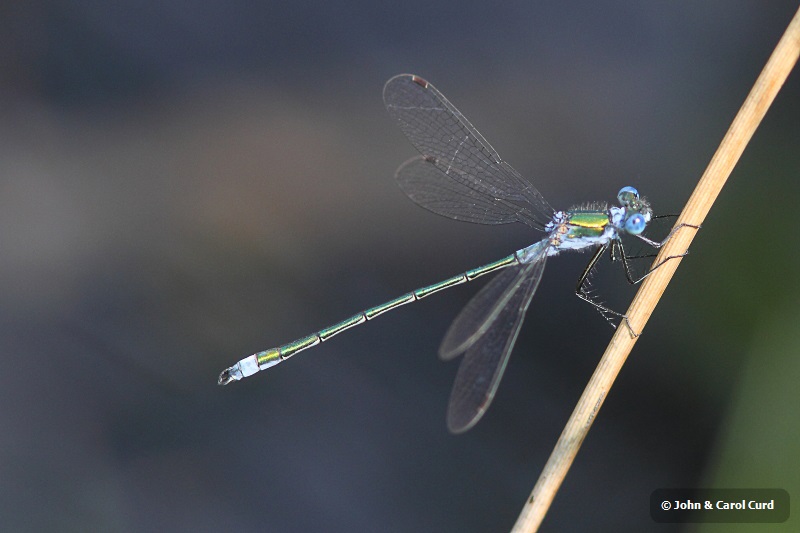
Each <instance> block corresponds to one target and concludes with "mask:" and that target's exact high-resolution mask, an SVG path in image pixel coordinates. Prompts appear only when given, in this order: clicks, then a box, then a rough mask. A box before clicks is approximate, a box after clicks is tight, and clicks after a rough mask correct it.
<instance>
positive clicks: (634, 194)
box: [617, 187, 639, 205]
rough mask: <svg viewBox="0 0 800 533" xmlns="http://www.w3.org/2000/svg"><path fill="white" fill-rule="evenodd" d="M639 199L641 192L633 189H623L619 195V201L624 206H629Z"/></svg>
mask: <svg viewBox="0 0 800 533" xmlns="http://www.w3.org/2000/svg"><path fill="white" fill-rule="evenodd" d="M638 199H639V191H637V190H636V189H634V188H633V187H623V188H621V189H620V190H619V192H618V193H617V200H619V203H620V204H622V205H629V204H630V203H631V202H632V201H634V200H638Z"/></svg>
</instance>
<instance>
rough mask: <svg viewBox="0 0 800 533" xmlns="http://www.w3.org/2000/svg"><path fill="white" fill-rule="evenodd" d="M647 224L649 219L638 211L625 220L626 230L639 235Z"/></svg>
mask: <svg viewBox="0 0 800 533" xmlns="http://www.w3.org/2000/svg"><path fill="white" fill-rule="evenodd" d="M645 226H647V220H646V219H645V218H644V215H642V214H641V213H636V214H635V215H633V216H632V217H629V218H628V220H626V221H625V231H627V232H628V233H630V234H631V235H639V234H640V233H641V232H643V231H644V228H645Z"/></svg>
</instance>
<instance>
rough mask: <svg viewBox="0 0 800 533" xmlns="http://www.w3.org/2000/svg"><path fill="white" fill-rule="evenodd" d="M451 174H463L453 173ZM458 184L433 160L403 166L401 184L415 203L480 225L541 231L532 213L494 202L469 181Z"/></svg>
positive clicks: (397, 176) (418, 159)
mask: <svg viewBox="0 0 800 533" xmlns="http://www.w3.org/2000/svg"><path fill="white" fill-rule="evenodd" d="M451 173H460V171H459V170H458V169H452V170H451ZM462 178H463V179H462V180H460V181H456V180H454V179H452V178H451V177H450V176H448V175H447V174H445V173H444V172H442V171H441V170H439V168H438V167H437V166H436V165H434V164H433V163H432V162H430V161H429V160H427V159H425V158H424V157H421V156H418V157H415V158H413V159H410V160H408V161H406V162H405V163H403V164H402V165H400V168H398V169H397V173H396V174H395V179H397V184H398V185H400V188H401V189H402V190H403V192H404V193H406V195H407V196H408V197H409V198H411V200H412V201H413V202H414V203H415V204H417V205H419V206H422V207H424V208H425V209H427V210H429V211H433V212H434V213H436V214H437V215H442V216H446V217H448V218H453V219H455V220H463V221H465V222H475V223H477V224H508V223H510V222H522V223H523V224H527V225H529V226H533V227H537V228H538V227H540V224H539V223H538V221H537V220H536V217H535V216H534V214H533V213H532V212H531V210H530V209H527V208H525V207H521V206H519V205H515V204H514V203H512V202H508V201H505V200H501V199H499V198H491V197H488V196H486V195H485V194H484V193H483V192H479V191H477V190H475V189H472V188H470V187H468V186H466V185H464V182H465V181H467V178H466V177H464V176H462Z"/></svg>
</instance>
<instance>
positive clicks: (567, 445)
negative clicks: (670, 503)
mask: <svg viewBox="0 0 800 533" xmlns="http://www.w3.org/2000/svg"><path fill="white" fill-rule="evenodd" d="M798 55H800V10H798V12H797V13H795V15H794V18H792V21H791V22H790V23H789V27H788V28H787V29H786V32H785V33H784V34H783V37H782V38H781V40H780V42H778V45H777V46H776V47H775V50H774V51H773V52H772V55H771V56H770V58H769V60H768V61H767V64H766V66H765V67H764V70H763V71H762V72H761V75H760V76H759V77H758V79H757V80H756V82H755V85H754V86H753V88H752V89H751V90H750V94H749V95H748V96H747V99H746V100H745V102H744V104H743V105H742V107H741V109H739V113H738V114H737V115H736V118H735V119H734V120H733V123H732V124H731V126H730V128H729V129H728V133H727V134H726V135H725V137H724V138H723V139H722V143H721V144H720V146H719V148H718V149H717V151H716V153H715V154H714V157H712V158H711V162H710V163H709V165H708V168H706V171H705V173H704V174H703V176H702V177H701V178H700V181H699V182H698V184H697V187H696V188H695V190H694V192H693V193H692V196H691V197H690V198H689V201H688V202H687V203H686V206H685V207H684V209H683V212H682V213H681V215H680V217H678V220H677V222H676V225H678V224H681V223H688V224H693V225H700V224H702V223H703V220H704V219H705V217H706V215H707V214H708V211H709V210H710V209H711V205H712V204H713V203H714V201H715V200H716V199H717V196H718V195H719V193H720V191H721V190H722V187H723V185H725V182H726V181H727V179H728V176H729V175H730V173H731V171H732V170H733V167H734V166H735V165H736V163H737V162H738V161H739V157H740V156H741V155H742V152H743V151H744V149H745V147H746V146H747V143H748V142H749V141H750V138H751V137H752V136H753V133H754V132H755V130H756V128H757V127H758V125H759V123H760V122H761V119H762V118H764V115H765V114H766V112H767V109H769V106H770V105H771V104H772V101H773V100H774V99H775V96H776V95H777V94H778V91H779V90H780V88H781V86H783V83H784V82H785V81H786V78H787V77H788V75H789V72H791V70H792V68H793V67H794V64H795V63H796V62H797V58H798ZM695 234H696V230H694V229H692V228H687V227H684V228H682V229H680V230H678V231H677V232H676V233H675V234H674V235H673V237H672V238H671V239H670V240H669V241H668V242H667V244H666V245H665V246H664V247H663V248H662V249H661V252H660V253H659V255H658V257H657V258H656V260H655V263H654V264H657V263H658V262H659V261H661V260H663V259H664V258H666V257H669V256H675V255H680V254H681V253H683V252H684V251H685V250H688V249H689V244H691V242H692V240H693V239H694V236H695ZM679 264H680V259H672V260H670V261H667V262H666V263H665V264H664V265H662V266H661V267H659V268H658V269H657V270H655V271H654V272H653V274H652V275H651V276H649V277H648V278H647V279H645V281H644V283H643V284H642V287H641V289H640V290H639V291H638V292H637V293H636V296H635V297H634V299H633V302H632V303H631V305H630V308H629V309H628V312H627V316H628V321H629V323H630V325H631V328H633V330H634V331H637V332H641V331H642V329H644V327H645V324H647V320H648V319H649V318H650V315H651V314H652V313H653V309H654V308H655V306H656V304H657V303H658V300H659V299H660V298H661V295H662V294H663V293H664V290H665V289H666V287H667V284H668V283H669V281H670V279H672V275H673V274H674V273H675V270H676V269H677V268H678V265H679ZM636 340H637V339H636V338H635V337H633V336H632V335H631V334H630V331H629V329H628V328H627V327H624V326H622V325H620V327H618V328H617V332H616V333H615V334H614V336H613V337H612V338H611V342H610V343H609V345H608V347H607V348H606V351H605V353H604V354H603V357H602V359H601V360H600V363H599V364H598V366H597V368H596V369H595V372H594V374H593V375H592V377H591V379H590V380H589V383H588V384H587V386H586V389H585V390H584V392H583V394H582V395H581V398H580V400H578V404H577V405H576V406H575V410H574V411H573V413H572V416H571V417H570V419H569V421H568V422H567V425H566V426H565V427H564V430H563V431H562V433H561V436H560V437H559V439H558V442H557V443H556V446H555V448H554V449H553V452H552V453H551V454H550V458H549V459H548V460H547V464H545V466H544V469H543V470H542V473H541V475H540V476H539V480H538V481H537V482H536V486H534V488H533V492H531V495H530V497H529V498H528V500H527V501H526V502H525V505H524V507H523V509H522V512H521V513H520V515H519V518H518V519H517V522H516V524H515V525H514V529H513V530H512V532H513V533H529V532H533V531H536V530H537V529H538V528H539V525H540V524H541V522H542V520H543V519H544V516H545V514H547V511H548V509H549V508H550V504H551V503H552V501H553V498H554V497H555V494H556V492H557V491H558V489H559V487H560V486H561V483H562V481H563V480H564V477H565V476H566V475H567V472H568V471H569V468H570V466H571V465H572V462H573V460H574V459H575V456H576V455H577V453H578V449H580V446H581V444H582V443H583V440H584V439H585V438H586V435H587V433H588V432H589V429H590V428H591V426H592V422H594V419H595V417H596V416H597V413H598V411H599V410H600V407H601V406H602V405H603V401H605V399H606V396H607V395H608V392H609V391H610V389H611V386H612V385H613V383H614V380H615V379H616V377H617V374H619V371H620V369H621V368H622V365H623V364H624V363H625V360H626V359H627V357H628V354H629V353H630V351H631V349H633V345H634V344H635V343H636Z"/></svg>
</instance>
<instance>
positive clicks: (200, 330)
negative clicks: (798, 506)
mask: <svg viewBox="0 0 800 533" xmlns="http://www.w3.org/2000/svg"><path fill="white" fill-rule="evenodd" d="M796 9H797V3H796V2H791V1H773V2H769V3H765V2H761V1H758V0H736V1H732V0H726V1H710V2H703V3H696V2H686V1H684V2H671V3H621V2H601V3H597V2H589V1H580V2H571V3H562V2H522V1H515V2H504V3H499V4H487V3H485V2H452V1H451V2H437V1H435V0H434V1H430V0H425V1H418V0H408V1H405V2H390V3H375V2H370V1H364V0H352V1H350V2H342V3H337V2H323V1H313V0H301V1H292V2H289V1H286V2H248V1H243V0H225V1H221V0H205V1H200V2H193V3H187V2H174V1H170V0H161V1H151V0H138V1H125V0H122V1H118V2H112V3H108V2H91V1H89V2H61V1H30V2H4V3H3V5H2V7H0V355H1V356H2V361H3V367H4V370H3V372H1V373H0V425H2V428H3V431H2V432H0V527H1V528H2V529H3V530H4V531H120V532H129V531H131V532H132V531H154V530H161V531H188V530H191V531H221V530H227V531H276V532H293V531H337V532H338V531H392V532H395V531H396V532H407V531H419V532H421V531H470V532H472V531H474V532H484V531H505V530H508V529H509V528H510V527H511V526H512V525H513V523H514V521H515V519H516V516H517V514H518V512H519V510H520V509H521V506H522V504H523V502H524V501H525V499H526V498H527V497H528V494H529V492H530V490H531V488H532V487H533V485H534V483H535V481H536V478H537V477H538V474H539V472H540V470H541V468H542V466H543V465H544V463H545V461H546V460H547V457H548V455H549V453H550V451H551V450H552V448H553V445H554V444H555V442H556V440H557V438H558V436H559V434H560V432H561V429H562V427H563V425H564V423H565V422H566V420H567V418H568V417H569V415H570V413H571V411H572V408H573V407H574V405H575V403H576V401H577V399H578V397H579V395H580V393H581V391H582V389H583V387H584V385H585V383H586V381H587V380H588V378H589V376H590V375H591V373H592V371H593V369H594V366H595V365H596V363H597V361H598V359H599V357H600V355H601V354H602V352H603V350H604V348H605V346H606V344H607V342H608V340H609V338H610V337H611V335H612V330H611V328H609V327H608V325H607V324H606V322H605V321H604V320H603V319H602V318H601V317H600V316H599V315H598V314H597V313H596V312H594V311H593V310H592V309H591V308H590V307H589V306H587V305H586V304H584V303H582V302H580V301H579V300H578V299H577V298H575V297H574V295H573V289H574V284H575V281H576V280H577V278H578V276H579V275H580V273H581V272H582V269H583V267H584V265H585V263H586V261H588V259H589V255H588V254H584V255H580V254H570V255H564V256H561V257H559V258H557V259H554V260H552V261H550V262H549V267H548V269H547V271H546V272H545V275H544V280H543V283H542V285H541V288H540V290H539V293H538V294H537V295H536V298H535V299H534V301H533V304H532V305H531V308H530V311H529V312H528V317H527V320H526V323H525V325H524V326H523V329H522V332H521V334H520V337H519V341H518V343H517V346H516V348H515V350H514V354H513V356H512V358H511V361H510V363H509V366H508V368H507V371H506V375H505V378H504V380H503V383H502V384H501V386H500V389H499V391H498V394H497V397H496V398H495V401H494V403H493V405H492V407H491V409H490V410H489V411H488V413H487V415H486V416H485V417H484V419H483V420H482V421H481V422H480V423H479V424H478V425H477V426H476V427H475V428H474V429H472V430H471V431H469V432H468V433H466V434H464V435H460V436H453V435H450V434H449V433H448V432H447V430H446V426H445V410H446V405H447V400H448V396H449V393H450V386H451V384H452V381H453V378H454V376H455V372H456V368H457V365H456V364H455V363H450V364H445V363H442V362H440V361H439V360H438V359H437V357H436V351H437V348H438V344H439V341H440V339H441V338H442V336H443V334H444V332H445V330H446V329H447V326H448V324H449V323H450V321H451V320H452V319H453V318H454V317H455V316H456V315H457V313H458V311H459V310H460V308H461V307H462V306H463V305H464V304H465V303H466V302H467V301H468V300H469V298H470V297H471V296H472V295H474V294H475V293H476V291H477V290H478V289H479V288H480V286H482V285H483V284H484V283H485V281H483V280H481V281H480V282H476V283H475V284H469V285H465V286H460V287H457V288H453V289H451V290H449V291H446V292H443V293H440V294H437V295H436V296H434V297H431V298H429V299H426V300H424V301H423V302H421V303H418V304H415V305H413V306H407V307H403V308H401V309H399V310H397V311H395V312H393V313H391V314H387V315H385V316H383V317H381V318H380V319H379V320H376V321H374V322H372V323H370V324H369V325H366V326H363V327H360V328H357V329H354V330H351V331H348V332H347V333H344V334H342V335H341V336H339V337H337V338H336V339H335V340H334V341H332V342H330V343H325V344H324V345H323V346H320V347H317V348H315V349H313V350H310V351H307V352H304V353H302V354H300V355H298V356H297V357H295V358H293V359H292V361H291V362H289V363H286V364H284V365H281V366H279V367H277V368H275V369H272V370H270V371H269V372H264V373H260V374H258V375H256V376H254V377H253V378H250V379H248V380H245V381H243V382H241V383H237V384H234V385H231V386H229V387H225V388H222V387H218V386H217V385H216V379H217V375H218V374H219V372H220V371H221V370H222V369H224V368H225V367H227V366H229V365H231V364H233V363H235V362H236V361H238V360H239V359H240V358H242V357H244V356H246V355H248V354H250V353H253V352H256V351H259V350H262V349H266V348H269V347H272V346H278V345H281V344H284V343H286V342H289V341H291V340H294V339H296V338H299V337H301V336H304V335H307V334H309V333H311V332H313V331H317V330H319V329H320V328H322V327H325V326H328V325H330V324H332V323H334V322H337V321H339V320H342V319H344V318H346V317H348V316H351V315H353V314H354V313H355V312H357V311H359V310H361V309H364V308H367V307H371V306H374V305H377V304H379V303H382V302H384V301H386V300H388V299H391V298H393V297H396V296H398V295H400V294H403V293H405V292H407V291H409V290H412V289H415V288H417V287H420V286H422V285H426V284H430V283H433V282H436V281H439V280H441V279H444V278H446V277H449V276H452V275H454V274H457V273H459V272H463V271H464V270H467V269H470V268H473V267H475V266H478V265H482V264H485V263H487V262H490V261H493V260H495V259H498V258H500V257H503V256H505V255H507V254H509V253H510V252H512V251H513V250H516V249H519V248H521V247H523V246H526V245H527V244H530V243H531V242H533V241H534V240H538V239H540V238H541V234H537V233H534V232H532V231H531V230H530V229H528V228H525V227H521V226H520V227H512V226H496V227H484V226H476V225H471V224H465V223H459V222H455V221H451V220H447V219H444V218H441V217H437V216H436V215H433V214H431V213H429V212H427V211H424V210H422V209H420V208H418V207H417V206H415V205H414V204H413V203H412V202H410V201H409V200H408V199H407V198H406V197H405V196H404V194H403V193H402V192H401V191H400V190H399V188H398V187H397V186H396V185H395V183H394V180H393V177H392V176H393V173H394V171H395V169H396V168H397V166H398V165H399V164H400V163H402V162H403V161H405V160H406V159H408V158H409V157H411V156H413V155H414V153H415V152H414V149H413V148H412V146H411V145H410V144H409V143H408V142H407V141H406V139H405V137H403V135H402V134H401V132H400V130H399V128H398V127H397V126H396V125H395V124H393V123H392V121H391V120H390V118H389V117H388V115H387V113H386V111H385V110H384V108H383V103H382V100H381V90H382V87H383V84H384V82H385V81H386V80H387V79H388V78H389V77H391V76H392V75H395V74H398V73H402V72H413V73H416V74H419V75H421V76H423V77H425V78H427V79H428V80H430V81H432V82H433V83H434V84H435V85H436V86H437V87H438V88H439V89H440V90H441V91H442V92H443V93H444V94H445V95H447V96H448V98H449V99H450V100H451V101H453V102H454V103H455V104H456V105H457V106H458V107H459V108H460V109H461V111H463V112H464V114H465V115H466V116H467V117H469V118H470V120H471V121H472V122H473V123H474V124H475V125H476V126H477V127H478V129H479V130H480V131H481V132H482V133H483V134H484V136H485V137H486V138H487V139H489V141H490V142H491V143H492V144H493V145H494V146H495V148H497V149H498V151H499V152H500V154H501V155H502V156H503V157H504V158H505V159H506V160H507V161H509V162H510V163H511V164H512V165H513V166H514V167H515V168H517V169H518V170H519V171H520V172H521V173H522V174H523V175H525V176H528V177H530V178H531V180H532V181H533V183H534V184H535V185H536V187H537V188H538V189H539V190H540V191H541V192H542V194H543V195H544V196H545V197H546V198H547V199H548V200H549V201H550V203H551V204H552V205H553V206H556V207H560V208H566V207H568V206H570V205H573V204H578V203H581V202H584V201H589V200H602V201H613V200H614V199H615V196H616V193H617V191H618V190H619V188H620V187H622V186H624V185H634V186H636V187H637V188H638V189H639V190H640V191H641V192H642V193H643V194H644V195H646V196H647V197H648V198H649V199H650V200H651V201H652V204H653V206H654V208H655V210H656V211H657V212H659V213H678V212H679V211H680V210H681V208H682V207H683V204H684V203H685V201H686V200H687V198H688V197H689V195H690V193H691V191H692V189H693V187H694V185H695V183H696V181H697V179H698V178H699V176H700V175H701V174H702V172H703V170H704V169H705V166H706V164H707V163H708V161H709V159H710V158H711V156H712V154H713V152H714V150H715V149H716V147H717V146H718V143H719V142H720V140H721V139H722V136H723V135H724V133H725V131H726V130H727V128H728V126H729V124H730V122H731V120H732V119H733V117H734V115H735V113H736V111H737V110H738V108H739V106H740V105H741V103H742V101H743V100H744V98H745V96H746V95H747V93H748V91H749V90H750V88H751V86H752V83H753V82H754V81H755V79H756V77H757V75H758V73H759V72H760V70H761V68H762V66H763V65H764V63H765V62H766V60H767V58H768V56H769V54H770V52H771V50H772V48H773V47H774V45H775V44H776V43H777V41H778V39H779V37H780V36H781V34H782V33H783V31H784V29H785V28H786V26H787V24H788V22H789V20H790V19H791V17H792V16H793V14H794V12H795V11H796ZM798 91H800V77H799V76H798V73H797V72H795V73H793V75H792V76H791V77H790V79H789V81H788V83H787V84H786V86H785V87H784V88H783V90H782V92H781V93H780V94H779V95H778V98H777V100H776V102H775V104H774V105H773V107H772V109H771V110H770V111H769V113H768V114H767V116H766V119H765V121H764V123H763V124H762V126H761V127H760V129H759V130H758V131H757V133H756V135H755V137H754V139H753V141H752V142H751V143H750V145H749V146H748V148H747V150H746V152H745V154H744V156H743V158H742V160H741V162H740V163H739V165H738V166H737V168H736V169H735V171H734V173H733V175H732V177H731V179H730V181H729V183H728V185H727V186H726V188H725V190H724V191H723V193H722V195H721V196H720V198H719V201H718V202H717V204H716V205H715V206H714V209H713V210H712V211H711V214H710V215H709V217H708V219H707V220H706V221H705V223H704V227H703V229H702V230H701V232H700V233H699V234H698V236H697V238H696V240H695V241H694V244H693V248H692V252H691V255H690V256H689V257H688V258H687V260H685V261H684V262H683V263H682V265H681V268H680V269H679V270H678V273H677V275H676V277H675V279H674V280H673V283H672V284H671V286H670V287H669V290H668V291H667V293H666V294H665V296H664V298H663V300H662V301H661V303H660V305H659V307H658V308H657V310H656V312H655V314H654V315H653V317H652V319H651V321H650V323H649V324H648V326H647V329H646V331H645V334H644V335H643V336H642V337H641V339H640V340H639V341H638V343H637V345H636V347H635V349H634V352H633V353H632V355H631V357H630V359H629V361H628V363H627V365H626V367H625V369H624V370H623V372H622V374H621V375H620V377H619V379H618V381H617V383H616V385H615V387H614V389H613V390H612V392H611V394H610V396H609V397H608V400H607V401H606V403H605V405H604V407H603V409H602V411H601V412H600V414H599V416H598V418H597V420H596V422H595V425H594V428H593V429H592V431H591V432H590V434H589V437H588V438H587V440H586V442H585V443H584V445H583V448H582V450H581V452H580V454H579V455H578V458H577V460H576V463H575V465H574V467H573V468H572V470H571V472H570V474H569V476H568V477H567V479H566V481H565V483H564V485H563V487H562V488H561V491H560V492H559V494H558V496H557V497H556V500H555V502H554V505H553V507H552V509H551V511H550V514H549V515H548V517H547V518H546V520H545V522H544V524H543V526H542V531H634V530H635V531H717V530H718V529H716V528H714V527H713V526H708V527H705V528H699V527H693V526H680V525H674V524H655V523H653V522H652V520H651V519H650V516H649V508H648V505H649V495H650V493H651V492H652V491H653V490H655V489H657V488H664V487H700V486H708V487H777V488H784V489H786V490H788V491H789V493H790V495H791V496H792V497H798V496H800V476H798V475H797V468H798V467H797V464H798V463H797V457H798V456H800V444H798V443H799V442H800V417H798V415H797V409H798V398H799V397H798V393H797V382H798V381H800V359H799V358H798V357H797V356H798V354H799V353H800V331H798V327H797V324H798V316H800V303H798V302H800V298H798V296H799V295H800V286H798V281H797V280H798V278H797V274H796V273H797V271H798V269H799V268H800V253H799V252H798V246H797V242H796V237H795V236H794V235H793V226H792V222H791V221H792V220H794V219H795V218H796V215H795V210H796V209H797V204H798V200H800V180H799V179H798V177H800V149H798V140H799V139H800V95H799V93H798ZM595 287H596V288H597V290H598V292H599V294H600V295H602V297H603V298H604V299H605V300H606V301H608V302H609V303H610V304H611V305H612V307H614V308H616V309H619V310H624V309H625V308H626V307H627V304H628V302H629V301H630V299H631V297H632V296H633V293H634V289H633V288H631V287H629V286H628V285H627V283H626V282H625V279H624V276H623V275H622V271H621V269H620V268H619V267H618V265H612V264H609V263H608V262H606V261H604V262H603V263H602V264H601V268H600V273H599V274H598V276H597V278H596V282H595ZM750 528H751V529H753V530H759V526H758V525H755V526H750ZM797 528H798V522H797V519H796V518H791V519H790V521H789V522H787V523H786V524H783V526H775V527H774V528H773V529H771V530H774V531H784V530H786V531H788V530H795V531H796V530H797ZM747 529H748V528H747V527H744V526H743V527H742V530H747ZM719 530H720V531H721V530H724V531H738V530H737V529H734V528H733V527H732V526H731V525H726V527H725V528H724V529H719Z"/></svg>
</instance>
